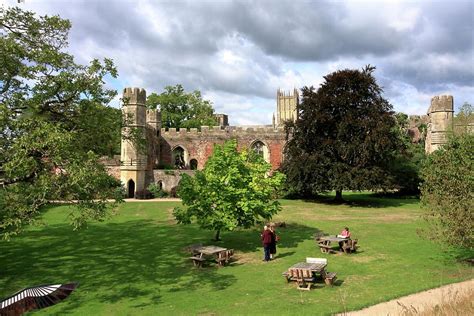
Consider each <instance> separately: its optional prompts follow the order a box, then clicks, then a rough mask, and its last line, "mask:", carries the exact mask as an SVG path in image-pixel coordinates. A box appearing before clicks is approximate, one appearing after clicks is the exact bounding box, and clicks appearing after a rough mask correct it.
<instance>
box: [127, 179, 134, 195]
mask: <svg viewBox="0 0 474 316" xmlns="http://www.w3.org/2000/svg"><path fill="white" fill-rule="evenodd" d="M127 187H128V195H127V196H128V198H134V197H135V182H133V180H132V179H130V180H128V183H127Z"/></svg>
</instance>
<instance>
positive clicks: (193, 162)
mask: <svg viewBox="0 0 474 316" xmlns="http://www.w3.org/2000/svg"><path fill="white" fill-rule="evenodd" d="M189 166H190V167H191V170H196V169H197V168H198V161H197V160H196V159H191V161H190V162H189Z"/></svg>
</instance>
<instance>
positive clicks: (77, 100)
mask: <svg viewBox="0 0 474 316" xmlns="http://www.w3.org/2000/svg"><path fill="white" fill-rule="evenodd" d="M0 26H1V31H0V32H1V37H0V56H1V58H0V65H1V67H0V69H1V71H0V171H1V174H0V178H1V182H2V184H3V185H2V186H1V187H0V236H2V237H3V238H8V237H9V236H11V235H13V234H16V233H18V232H19V231H20V230H21V228H22V227H23V225H25V224H28V223H32V222H34V221H35V219H37V217H38V215H39V213H40V212H39V210H40V208H41V206H42V205H44V204H45V203H47V202H48V200H50V199H62V200H75V201H78V203H77V207H75V208H73V211H72V213H71V215H72V223H73V224H74V227H79V226H80V225H82V224H84V223H85V222H86V220H87V219H89V218H94V219H102V218H103V217H104V216H105V215H106V214H107V212H108V209H109V207H108V206H107V204H106V203H105V198H107V197H110V196H113V195H114V193H115V187H116V186H117V185H119V184H118V183H117V181H115V180H114V179H113V178H111V177H110V176H108V175H107V173H106V170H105V168H104V166H102V165H100V164H99V163H98V162H97V158H98V155H99V154H100V155H102V154H107V153H111V152H114V151H115V150H116V149H113V146H114V145H113V144H114V143H115V142H116V140H114V139H113V138H114V137H115V138H116V137H117V134H116V133H117V124H116V121H117V120H116V119H113V118H110V116H109V115H110V113H111V112H114V113H115V111H113V110H110V109H109V108H107V107H106V106H104V104H107V103H109V101H110V100H111V99H112V98H113V97H114V96H115V95H116V92H115V91H112V90H106V89H104V87H103V83H104V82H103V78H104V76H106V75H111V76H114V77H115V76H116V70H115V68H114V65H113V63H112V61H111V60H109V59H105V60H104V61H103V62H100V61H98V60H92V61H91V62H90V64H89V65H79V64H77V63H75V62H74V58H73V56H71V55H70V54H68V53H67V52H65V51H64V49H65V48H66V47H67V38H68V32H69V29H70V27H71V24H70V22H69V21H68V20H63V19H61V18H60V17H58V16H43V17H37V16H35V14H34V13H33V12H28V11H23V10H21V9H20V8H9V9H4V8H1V9H0ZM96 199H98V200H96Z"/></svg>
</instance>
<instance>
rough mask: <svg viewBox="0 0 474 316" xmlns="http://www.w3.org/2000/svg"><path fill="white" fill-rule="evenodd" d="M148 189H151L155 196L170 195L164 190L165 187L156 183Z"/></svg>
mask: <svg viewBox="0 0 474 316" xmlns="http://www.w3.org/2000/svg"><path fill="white" fill-rule="evenodd" d="M148 191H150V192H151V194H153V196H154V197H155V198H162V197H166V196H168V193H166V192H165V191H163V189H162V188H161V187H160V186H159V185H157V184H156V183H152V184H150V185H149V186H148Z"/></svg>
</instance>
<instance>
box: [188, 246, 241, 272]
mask: <svg viewBox="0 0 474 316" xmlns="http://www.w3.org/2000/svg"><path fill="white" fill-rule="evenodd" d="M188 249H189V251H190V252H191V253H192V254H193V256H192V257H189V259H191V260H192V261H193V264H194V266H196V267H198V268H200V267H202V265H203V264H204V262H205V261H207V260H208V259H209V258H213V259H214V260H215V261H216V262H217V265H218V266H224V265H225V264H227V263H229V261H230V259H231V258H232V256H233V255H234V250H233V249H227V248H223V247H218V246H212V245H211V246H202V245H191V246H189V247H188Z"/></svg>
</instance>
